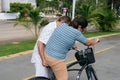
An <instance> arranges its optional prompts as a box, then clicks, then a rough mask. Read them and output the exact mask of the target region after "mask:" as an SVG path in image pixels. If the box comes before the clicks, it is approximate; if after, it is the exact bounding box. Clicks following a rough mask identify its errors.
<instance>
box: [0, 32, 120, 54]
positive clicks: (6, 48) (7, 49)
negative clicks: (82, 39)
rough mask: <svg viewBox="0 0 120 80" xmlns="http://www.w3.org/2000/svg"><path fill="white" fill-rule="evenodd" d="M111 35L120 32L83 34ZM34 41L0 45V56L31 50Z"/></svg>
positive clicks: (88, 34)
mask: <svg viewBox="0 0 120 80" xmlns="http://www.w3.org/2000/svg"><path fill="white" fill-rule="evenodd" d="M113 33H120V30H116V31H113V32H88V33H84V35H85V36H86V37H93V36H101V35H107V34H113ZM35 42H36V40H28V41H21V42H17V43H8V44H0V56H6V55H10V54H15V53H18V52H23V51H27V50H33V48H34V45H35Z"/></svg>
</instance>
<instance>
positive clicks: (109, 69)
mask: <svg viewBox="0 0 120 80" xmlns="http://www.w3.org/2000/svg"><path fill="white" fill-rule="evenodd" d="M78 44H79V43H78ZM78 48H79V49H83V48H85V46H83V45H81V44H79V47H78ZM74 52H75V51H70V52H69V53H68V56H67V58H66V62H71V61H73V60H74V59H75V58H74V54H73V53H74ZM95 52H96V54H95V57H96V63H95V64H94V65H93V66H94V68H95V70H96V72H97V75H98V77H99V80H120V74H119V72H120V65H119V61H120V58H119V57H120V54H119V53H120V35H117V36H111V37H107V38H101V42H100V43H98V44H97V45H95ZM30 59H31V53H30V54H27V55H21V56H18V57H15V58H10V59H6V60H0V80H26V79H27V78H30V77H31V76H33V75H34V73H35V69H34V65H33V64H31V63H30Z"/></svg>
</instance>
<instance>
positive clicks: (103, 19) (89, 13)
mask: <svg viewBox="0 0 120 80" xmlns="http://www.w3.org/2000/svg"><path fill="white" fill-rule="evenodd" d="M76 12H77V15H78V16H84V17H86V18H87V20H88V22H89V23H91V24H93V25H95V26H96V27H98V29H99V30H100V31H112V30H113V29H114V28H115V25H116V24H117V17H116V15H115V13H114V12H113V10H111V9H108V8H104V7H101V6H96V5H91V4H89V3H88V4H87V3H83V4H81V5H80V6H79V7H77V10H76Z"/></svg>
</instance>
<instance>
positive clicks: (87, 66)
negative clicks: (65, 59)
mask: <svg viewBox="0 0 120 80" xmlns="http://www.w3.org/2000/svg"><path fill="white" fill-rule="evenodd" d="M88 48H90V47H88ZM78 52H80V51H79V50H77V52H76V53H77V54H79V53H78ZM86 54H87V53H86ZM81 55H82V56H81ZM75 56H76V55H75ZM77 56H79V55H77ZM89 56H91V57H92V59H93V60H92V61H89V59H88V58H87V57H89ZM80 57H81V58H82V59H83V60H80V59H79V58H78V57H76V59H77V61H75V62H73V63H71V64H69V65H68V66H67V69H68V71H78V74H77V76H76V80H80V76H81V74H82V71H83V70H84V69H85V71H86V74H87V78H88V80H98V78H97V76H96V73H95V70H94V69H93V67H92V65H91V64H92V63H94V62H95V59H94V54H92V55H88V56H87V57H86V56H85V54H84V53H82V54H80ZM83 61H84V62H83ZM76 64H80V66H81V68H80V69H69V68H70V67H72V66H74V65H76ZM92 75H93V77H92ZM93 78H94V79H93Z"/></svg>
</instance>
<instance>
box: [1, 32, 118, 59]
mask: <svg viewBox="0 0 120 80" xmlns="http://www.w3.org/2000/svg"><path fill="white" fill-rule="evenodd" d="M119 34H120V33H114V34H109V35H102V36H95V37H98V38H103V37H109V36H114V35H119ZM90 38H94V37H90ZM90 38H88V39H90ZM32 52H33V50H28V51H24V52H19V53H15V54H11V55H8V56H2V57H0V60H5V59H10V58H14V57H17V56H21V55H26V54H30V53H32Z"/></svg>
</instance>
